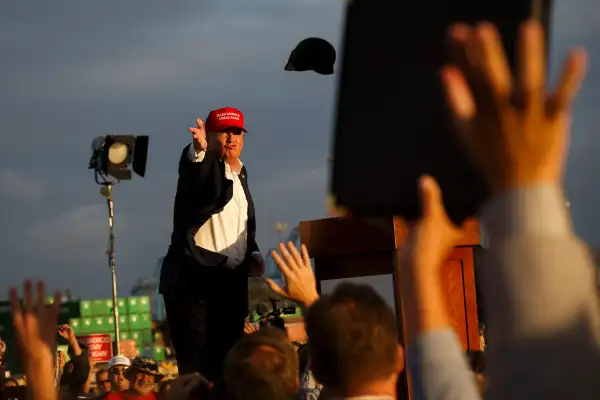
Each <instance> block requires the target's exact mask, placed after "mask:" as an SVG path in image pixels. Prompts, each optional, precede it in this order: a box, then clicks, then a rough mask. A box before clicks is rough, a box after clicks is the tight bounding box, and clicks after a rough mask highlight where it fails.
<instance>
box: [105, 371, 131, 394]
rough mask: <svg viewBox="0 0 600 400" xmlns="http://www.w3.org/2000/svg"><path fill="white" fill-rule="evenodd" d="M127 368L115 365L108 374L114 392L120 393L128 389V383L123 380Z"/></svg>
mask: <svg viewBox="0 0 600 400" xmlns="http://www.w3.org/2000/svg"><path fill="white" fill-rule="evenodd" d="M126 370H127V367H124V366H122V365H115V366H114V367H112V368H111V369H110V370H109V372H110V374H109V379H110V381H111V382H112V385H113V389H114V391H115V392H121V391H123V390H127V389H129V381H128V380H127V379H125V371H126Z"/></svg>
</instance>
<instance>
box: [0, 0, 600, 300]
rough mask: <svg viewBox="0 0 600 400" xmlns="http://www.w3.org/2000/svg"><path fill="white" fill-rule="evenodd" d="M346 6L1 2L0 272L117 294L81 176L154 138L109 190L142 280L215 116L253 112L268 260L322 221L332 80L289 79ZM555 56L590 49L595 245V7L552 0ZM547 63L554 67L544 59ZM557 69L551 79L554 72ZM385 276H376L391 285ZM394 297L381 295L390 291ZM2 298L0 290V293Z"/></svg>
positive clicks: (132, 273)
mask: <svg viewBox="0 0 600 400" xmlns="http://www.w3.org/2000/svg"><path fill="white" fill-rule="evenodd" d="M343 5H344V2H342V1H340V0H302V1H297V0H296V1H292V0H253V1H252V2H248V1H243V0H220V1H201V2H200V1H195V2H192V1H188V2H166V1H164V0H128V1H126V2H122V1H116V0H105V1H80V0H55V1H51V2H49V1H36V2H33V1H30V0H19V1H9V2H4V3H3V4H2V6H1V7H0V54H1V55H2V62H1V63H0V88H1V90H0V185H1V186H0V187H1V189H0V210H1V211H0V213H1V214H0V221H2V228H3V229H2V231H1V232H0V235H2V238H1V240H0V276H1V277H2V280H1V281H2V284H3V286H4V285H11V284H17V283H20V282H21V281H22V280H23V279H24V278H26V277H34V278H41V279H44V280H46V281H47V282H48V283H49V285H50V286H51V287H52V288H63V289H64V288H70V289H71V291H72V292H73V293H74V294H76V295H80V296H83V297H86V298H91V297H101V296H108V295H109V294H110V274H109V271H108V268H107V266H106V263H107V260H106V255H105V254H104V250H105V247H106V243H107V215H106V213H107V211H106V206H105V204H104V203H103V200H104V198H103V197H101V196H100V195H99V187H98V186H96V185H95V183H94V180H93V174H92V173H91V172H90V171H88V170H87V162H88V160H89V156H90V144H91V141H92V140H93V138H94V137H96V136H99V135H104V134H108V133H112V132H117V133H122V134H148V135H150V136H151V140H150V153H149V162H148V169H147V177H146V178H144V179H141V178H134V179H133V180H132V181H130V182H125V183H123V184H121V185H119V186H117V187H116V188H115V189H114V197H115V206H116V221H115V222H116V239H117V242H116V245H117V247H116V249H117V268H118V277H119V287H120V289H121V291H122V292H124V291H126V290H129V288H130V287H131V286H132V284H133V283H134V282H135V280H136V279H137V278H138V277H143V276H148V275H151V274H152V272H153V271H154V269H155V267H156V262H157V260H158V258H159V257H160V256H161V255H163V254H164V252H165V251H166V249H167V246H168V242H169V235H170V230H171V217H172V201H173V197H174V194H175V185H176V171H177V161H178V158H179V155H180V151H181V148H182V147H183V146H185V145H186V144H187V143H188V141H189V139H190V136H189V133H188V132H187V127H188V126H190V125H191V124H193V123H194V120H195V118H196V117H201V118H205V116H206V114H207V113H208V111H209V110H211V109H214V108H218V107H221V106H224V105H233V106H236V107H238V108H240V109H241V110H242V111H243V112H244V113H245V114H246V121H247V126H248V129H249V131H250V133H249V134H248V138H247V142H246V147H245V150H244V157H243V160H244V162H245V164H246V165H247V166H248V169H249V180H250V184H251V189H252V192H253V196H254V198H255V202H256V205H257V214H258V218H259V236H258V237H259V242H260V245H261V246H262V248H263V249H267V248H268V247H270V246H272V245H273V244H274V242H275V241H276V239H277V235H276V234H275V232H274V229H273V226H274V224H275V223H276V222H277V221H284V222H287V223H288V224H289V225H290V227H291V226H293V225H294V224H296V223H297V222H298V221H301V220H306V219H315V218H321V217H323V216H324V212H325V194H326V182H327V167H326V158H327V156H328V152H329V136H330V131H331V127H332V123H331V120H332V113H333V110H334V100H335V99H334V93H335V84H336V80H335V78H334V77H331V76H320V75H316V74H312V73H302V74H300V73H286V72H284V71H283V66H284V65H285V62H286V61H287V57H288V55H289V52H290V50H291V49H292V48H293V47H294V45H295V44H296V43H297V42H298V41H300V40H301V39H303V38H305V37H309V36H320V37H323V38H325V39H327V40H329V41H331V42H332V43H333V44H334V45H337V44H338V41H339V39H340V31H341V26H340V23H341V21H342V7H343ZM553 36H554V39H553V44H552V54H553V59H555V60H556V59H558V58H560V57H563V56H564V55H565V53H566V51H567V50H568V49H569V48H570V47H571V46H573V45H584V46H586V47H587V48H588V50H589V52H590V54H591V59H592V67H591V71H590V76H589V79H588V81H587V83H586V87H585V89H584V91H583V93H582V95H581V97H580V100H579V102H578V103H577V106H576V110H575V115H574V127H573V140H572V151H571V157H570V163H569V170H568V174H567V181H566V188H567V191H568V193H569V196H570V198H571V202H572V210H573V215H574V219H575V224H576V228H577V230H578V232H579V233H580V234H581V235H582V236H583V237H584V238H585V239H587V240H589V241H591V243H592V244H594V245H598V244H600V240H599V239H598V238H597V237H596V230H597V227H598V226H599V224H600V212H596V206H597V204H600V188H598V187H597V185H596V182H597V179H596V177H597V176H598V173H597V172H596V171H597V170H598V166H599V165H598V164H599V161H597V160H598V154H600V151H599V150H600V140H599V139H598V137H597V133H596V129H597V127H598V126H600V113H598V112H596V107H597V104H598V103H599V102H598V100H599V99H598V97H600V92H599V91H598V90H597V89H596V88H597V87H598V84H600V69H598V68H596V67H595V65H596V64H595V61H596V59H600V2H598V1H597V0H570V1H568V6H567V2H566V0H559V1H557V7H556V11H555V23H554V33H553ZM553 65H556V62H553ZM554 69H556V68H554ZM386 280H387V278H379V283H376V285H380V286H381V287H384V285H386V284H387V283H384V281H386ZM386 291H387V290H386ZM4 297H5V294H4V293H1V292H0V298H4Z"/></svg>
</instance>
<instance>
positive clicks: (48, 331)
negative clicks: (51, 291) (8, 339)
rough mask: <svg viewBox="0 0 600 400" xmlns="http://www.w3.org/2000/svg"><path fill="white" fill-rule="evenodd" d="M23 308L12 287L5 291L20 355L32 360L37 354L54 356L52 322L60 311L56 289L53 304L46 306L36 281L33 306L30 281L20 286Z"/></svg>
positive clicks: (41, 283) (53, 325)
mask: <svg viewBox="0 0 600 400" xmlns="http://www.w3.org/2000/svg"><path fill="white" fill-rule="evenodd" d="M23 291H24V296H25V308H24V309H23V307H21V303H20V301H19V296H18V294H17V290H16V289H15V288H11V289H10V291H9V298H10V303H11V309H12V315H13V325H14V329H15V334H16V339H17V343H18V344H19V348H20V350H21V355H22V357H23V358H24V359H25V360H27V361H33V360H35V359H37V357H39V355H40V353H47V354H50V355H52V357H54V348H55V346H56V325H57V321H58V312H59V310H60V297H61V294H60V292H56V293H55V295H54V303H52V305H50V306H49V307H48V306H46V304H45V299H46V287H45V285H44V282H38V283H37V304H35V305H34V301H33V298H34V297H33V292H32V284H31V281H25V284H24V285H23Z"/></svg>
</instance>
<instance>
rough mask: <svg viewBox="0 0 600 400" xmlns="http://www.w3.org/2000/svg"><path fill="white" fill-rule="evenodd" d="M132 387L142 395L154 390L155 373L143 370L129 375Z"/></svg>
mask: <svg viewBox="0 0 600 400" xmlns="http://www.w3.org/2000/svg"><path fill="white" fill-rule="evenodd" d="M129 379H130V381H129V382H130V384H131V389H133V390H134V391H135V392H136V393H137V394H139V395H140V396H143V395H146V394H148V393H150V392H152V391H153V390H154V385H155V383H156V379H155V378H154V375H150V374H145V373H143V372H136V373H135V374H133V373H132V374H131V376H129Z"/></svg>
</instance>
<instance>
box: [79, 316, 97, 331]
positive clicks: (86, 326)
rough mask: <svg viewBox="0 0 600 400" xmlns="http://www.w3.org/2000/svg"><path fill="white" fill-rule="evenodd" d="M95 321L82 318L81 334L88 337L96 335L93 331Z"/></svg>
mask: <svg viewBox="0 0 600 400" xmlns="http://www.w3.org/2000/svg"><path fill="white" fill-rule="evenodd" d="M93 327H94V320H93V319H92V318H82V319H81V333H83V334H84V335H87V334H88V333H95V332H94V331H93Z"/></svg>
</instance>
